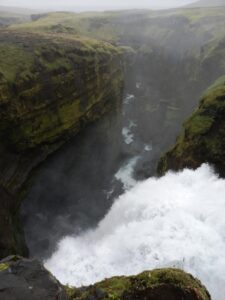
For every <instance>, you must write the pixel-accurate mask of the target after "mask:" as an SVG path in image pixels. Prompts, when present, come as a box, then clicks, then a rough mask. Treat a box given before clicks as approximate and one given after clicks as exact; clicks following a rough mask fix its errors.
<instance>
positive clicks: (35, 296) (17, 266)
mask: <svg viewBox="0 0 225 300" xmlns="http://www.w3.org/2000/svg"><path fill="white" fill-rule="evenodd" d="M67 299H68V297H67V295H66V292H65V290H64V288H63V286H62V285H61V284H60V283H59V282H58V281H57V280H56V279H55V278H54V277H53V276H52V275H51V274H50V273H49V272H48V271H47V270H46V269H45V268H44V267H43V266H42V265H41V263H40V262H39V261H37V260H35V259H32V260H31V259H24V258H22V257H19V256H9V257H7V258H5V259H3V260H1V261H0V300H67Z"/></svg>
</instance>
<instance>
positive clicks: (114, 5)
mask: <svg viewBox="0 0 225 300" xmlns="http://www.w3.org/2000/svg"><path fill="white" fill-rule="evenodd" d="M193 2H196V1H194V0H152V1H151V0H139V1H138V0H114V1H105V0H85V1H81V0H58V1H54V0H39V1H35V2H34V1H29V0H0V5H5V6H15V7H27V8H35V9H52V10H76V9H77V10H86V9H87V10H106V9H123V8H129V9H132V8H152V9H162V8H172V7H179V6H182V5H186V4H189V3H193Z"/></svg>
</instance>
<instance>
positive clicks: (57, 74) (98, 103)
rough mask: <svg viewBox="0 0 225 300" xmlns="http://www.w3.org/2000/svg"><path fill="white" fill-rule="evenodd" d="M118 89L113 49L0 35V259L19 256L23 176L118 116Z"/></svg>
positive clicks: (118, 54) (88, 42)
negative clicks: (88, 129) (85, 131)
mask: <svg viewBox="0 0 225 300" xmlns="http://www.w3.org/2000/svg"><path fill="white" fill-rule="evenodd" d="M122 90H123V62H122V51H121V50H120V49H119V48H117V47H114V46H112V45H110V44H108V43H105V42H100V41H96V40H93V39H90V38H81V37H76V38H75V37H73V36H69V35H67V36H63V35H57V36H54V35H53V34H51V35H48V34H33V33H26V32H18V31H12V30H10V31H9V30H1V31H0V136H1V142H0V170H1V171H0V186H1V189H2V192H1V202H0V205H1V207H0V210H1V211H2V210H3V208H4V216H5V217H4V218H3V219H1V221H0V222H1V225H2V226H0V241H1V244H0V257H1V256H5V255H7V254H12V253H22V254H24V253H25V252H24V243H23V240H21V239H22V238H21V234H20V229H18V224H19V223H18V222H19V221H18V220H17V219H18V211H19V207H20V200H19V199H22V196H21V192H22V191H24V188H22V187H24V185H25V184H26V183H27V180H28V179H29V177H30V173H31V171H33V170H34V169H35V167H36V166H38V165H39V164H40V162H42V161H43V160H45V159H46V157H47V156H48V155H49V154H50V153H52V152H53V151H55V150H56V149H58V148H59V147H60V146H61V145H62V144H63V143H65V142H66V141H68V140H69V139H70V138H71V137H72V136H74V135H76V134H77V133H78V132H80V130H81V129H82V128H84V127H85V126H86V125H87V124H89V123H90V122H93V121H95V120H97V119H98V118H100V117H101V116H102V115H103V114H105V113H107V112H109V111H112V110H115V109H119V108H120V102H121V99H122ZM19 194H20V197H18V195H19ZM5 199H7V200H5ZM7 210H8V212H7ZM12 216H13V217H12ZM16 220H17V221H16ZM15 223H16V224H15ZM9 232H13V237H12V236H11V235H10V234H9ZM18 233H19V234H18ZM9 236H10V237H9ZM9 240H10V242H9Z"/></svg>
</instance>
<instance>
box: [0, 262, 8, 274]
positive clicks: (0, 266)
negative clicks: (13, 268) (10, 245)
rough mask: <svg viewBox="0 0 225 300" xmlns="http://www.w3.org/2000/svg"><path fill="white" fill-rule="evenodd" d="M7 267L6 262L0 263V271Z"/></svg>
mask: <svg viewBox="0 0 225 300" xmlns="http://www.w3.org/2000/svg"><path fill="white" fill-rule="evenodd" d="M8 268H9V265H8V264H5V263H0V272H1V271H5V270H7V269H8Z"/></svg>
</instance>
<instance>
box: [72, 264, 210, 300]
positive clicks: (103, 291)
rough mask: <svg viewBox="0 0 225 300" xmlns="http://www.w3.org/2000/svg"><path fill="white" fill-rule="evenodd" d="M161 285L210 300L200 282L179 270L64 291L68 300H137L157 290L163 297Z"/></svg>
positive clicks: (106, 281)
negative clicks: (140, 296)
mask: <svg viewBox="0 0 225 300" xmlns="http://www.w3.org/2000/svg"><path fill="white" fill-rule="evenodd" d="M164 285H170V286H173V287H176V288H178V289H179V290H180V291H181V292H182V291H183V292H184V293H185V292H186V291H190V292H191V291H192V292H194V294H196V299H199V300H210V296H209V294H208V292H207V290H206V289H205V287H204V286H203V285H202V284H201V282H200V281H199V280H197V279H195V278H194V277H193V276H191V275H189V274H187V273H185V272H183V271H181V270H178V269H156V270H153V271H146V272H143V273H141V274H139V275H136V276H129V277H125V276H121V277H113V278H109V279H105V280H104V281H102V282H99V283H96V284H95V285H92V286H90V287H85V288H80V289H73V288H71V287H70V288H69V287H66V291H67V294H68V296H69V299H70V300H73V299H77V300H78V299H79V300H84V299H90V298H92V297H93V298H96V299H105V300H107V299H114V300H119V299H134V298H132V297H138V293H140V292H141V294H142V297H148V296H147V295H149V293H150V294H151V292H152V291H154V289H158V288H159V289H160V288H161V289H162V295H163V293H164V290H163V289H164ZM145 293H146V294H145ZM134 295H136V296H134ZM144 295H145V296H144ZM130 297H131V298H130ZM135 299H136V298H135ZM137 299H139V298H137ZM163 299H164V298H163ZM193 299H195V298H193Z"/></svg>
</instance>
